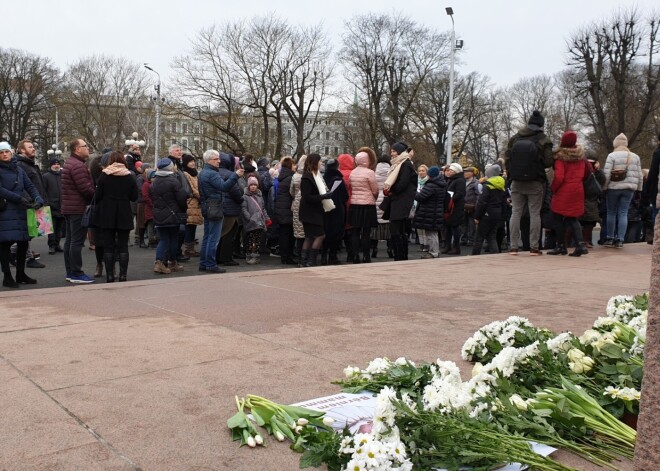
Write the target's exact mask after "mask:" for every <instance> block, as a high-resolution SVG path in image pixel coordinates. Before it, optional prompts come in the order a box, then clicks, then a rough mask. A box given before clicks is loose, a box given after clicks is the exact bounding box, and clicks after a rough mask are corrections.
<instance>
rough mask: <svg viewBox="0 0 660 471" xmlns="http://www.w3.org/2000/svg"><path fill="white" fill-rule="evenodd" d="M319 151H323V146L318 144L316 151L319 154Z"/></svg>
mask: <svg viewBox="0 0 660 471" xmlns="http://www.w3.org/2000/svg"><path fill="white" fill-rule="evenodd" d="M319 152H321V146H316V153H317V154H318V153H319Z"/></svg>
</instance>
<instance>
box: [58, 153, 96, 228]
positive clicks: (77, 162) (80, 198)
mask: <svg viewBox="0 0 660 471" xmlns="http://www.w3.org/2000/svg"><path fill="white" fill-rule="evenodd" d="M92 196H94V181H93V180H92V174H91V173H89V169H88V168H87V167H86V166H85V162H84V161H83V160H82V159H81V158H80V157H78V156H77V155H75V154H72V155H71V156H70V157H69V158H68V159H66V162H65V163H64V168H63V169H62V196H61V202H62V209H61V213H62V214H63V215H66V214H83V213H84V212H85V206H87V205H88V204H89V203H90V202H91V201H92Z"/></svg>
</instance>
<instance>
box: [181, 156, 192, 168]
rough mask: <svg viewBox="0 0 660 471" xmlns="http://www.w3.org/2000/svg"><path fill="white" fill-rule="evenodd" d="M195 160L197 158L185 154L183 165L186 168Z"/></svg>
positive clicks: (182, 159) (182, 158) (182, 157)
mask: <svg viewBox="0 0 660 471" xmlns="http://www.w3.org/2000/svg"><path fill="white" fill-rule="evenodd" d="M193 160H195V157H193V156H192V155H190V154H183V155H182V156H181V161H182V163H183V166H184V167H186V166H187V165H188V162H190V161H193Z"/></svg>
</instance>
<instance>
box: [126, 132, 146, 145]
mask: <svg viewBox="0 0 660 471" xmlns="http://www.w3.org/2000/svg"><path fill="white" fill-rule="evenodd" d="M138 137H139V136H138V133H136V132H134V133H133V134H131V138H132V139H126V142H125V144H126V146H127V147H130V146H140V147H144V140H142V139H140V140H138Z"/></svg>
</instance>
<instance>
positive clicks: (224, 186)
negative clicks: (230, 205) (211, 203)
mask: <svg viewBox="0 0 660 471" xmlns="http://www.w3.org/2000/svg"><path fill="white" fill-rule="evenodd" d="M197 181H198V183H199V196H200V200H201V202H202V207H203V206H204V204H205V203H206V202H207V201H208V200H219V201H222V194H223V193H226V192H228V191H229V190H230V189H231V187H233V186H234V185H236V182H237V181H238V175H236V174H235V173H234V174H232V175H231V176H230V177H229V178H228V179H226V180H224V179H223V178H222V177H221V176H220V172H219V169H217V168H215V167H214V166H212V165H209V164H204V168H203V169H202V171H201V172H199V177H198V179H197Z"/></svg>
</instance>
